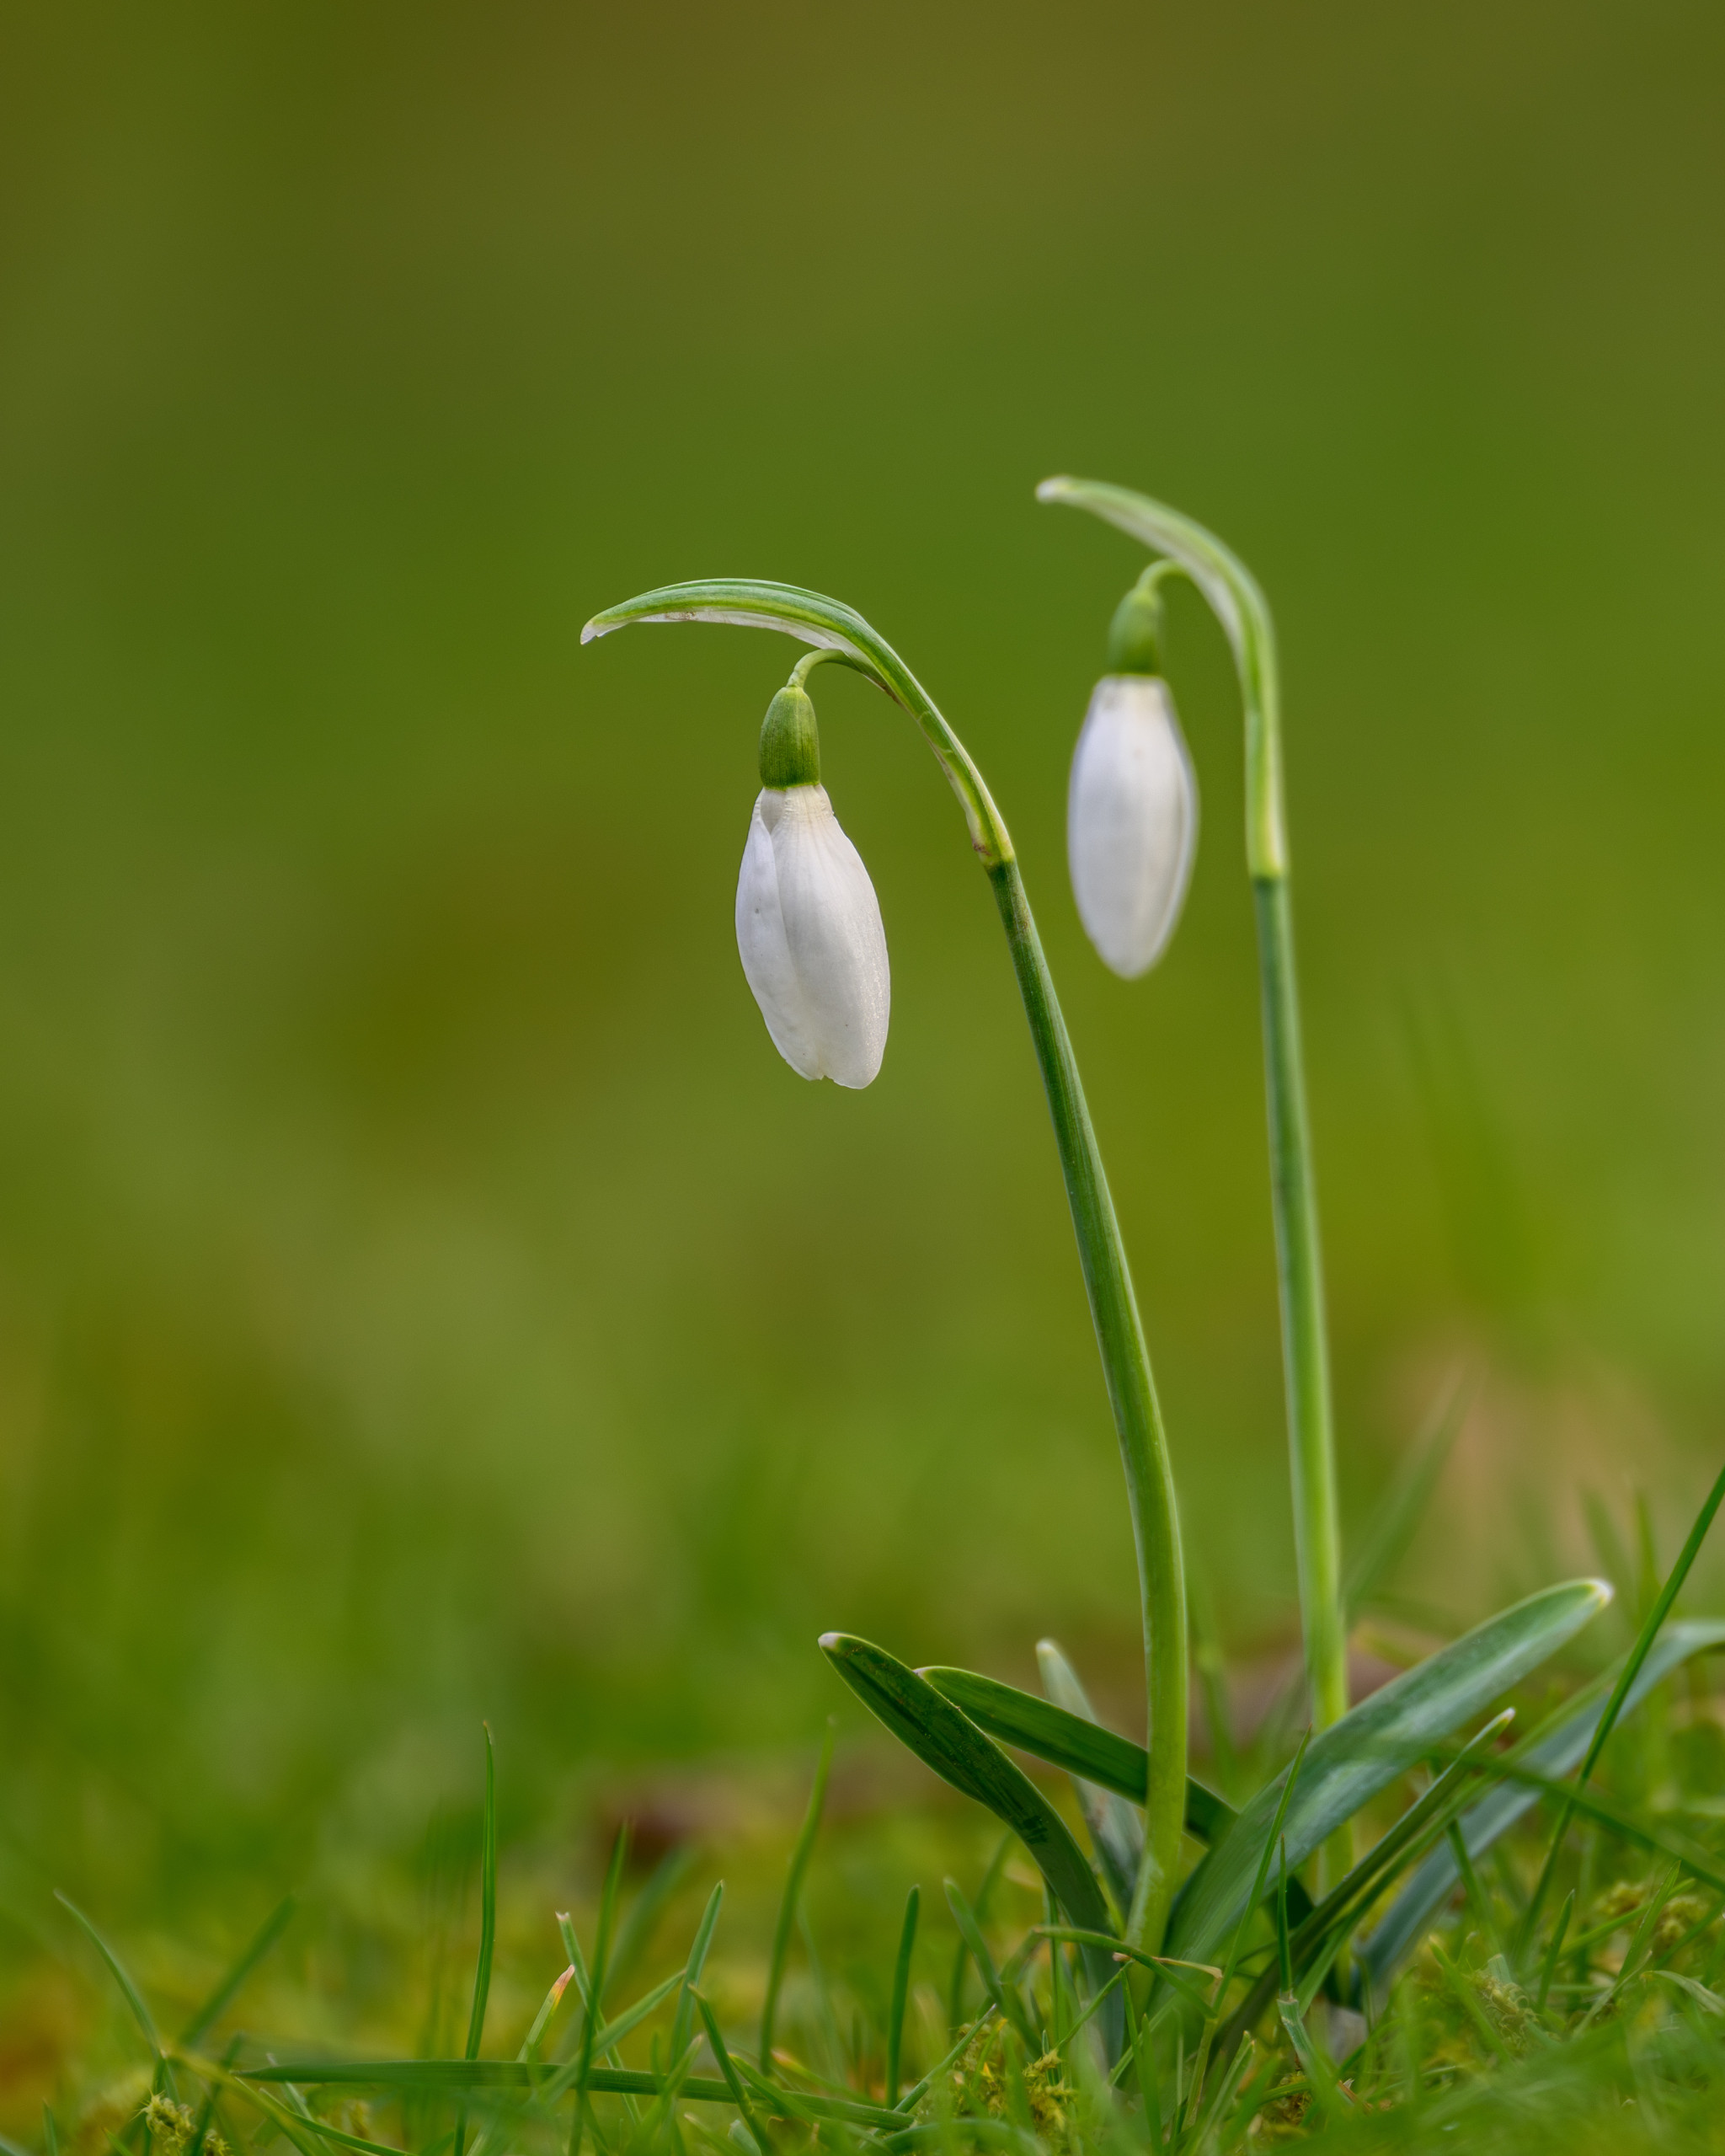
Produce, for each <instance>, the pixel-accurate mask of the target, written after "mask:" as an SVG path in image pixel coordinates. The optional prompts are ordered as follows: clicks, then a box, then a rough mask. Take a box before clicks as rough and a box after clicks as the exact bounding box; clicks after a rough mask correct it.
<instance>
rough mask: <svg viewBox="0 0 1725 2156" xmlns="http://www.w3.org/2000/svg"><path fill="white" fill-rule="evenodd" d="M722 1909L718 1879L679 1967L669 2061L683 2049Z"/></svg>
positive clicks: (690, 2028) (693, 2017)
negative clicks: (680, 1980)
mask: <svg viewBox="0 0 1725 2156" xmlns="http://www.w3.org/2000/svg"><path fill="white" fill-rule="evenodd" d="M723 1907H724V1880H722V1879H721V1880H719V1882H718V1885H717V1886H715V1887H714V1888H713V1891H712V1892H711V1893H710V1894H709V1895H708V1897H707V1907H706V1908H705V1909H704V1910H702V1913H701V1921H700V1923H698V1924H697V1926H696V1928H695V1937H694V1939H693V1942H692V1945H690V1948H689V1958H688V1961H686V1963H685V1964H684V1966H683V1995H682V1997H681V1998H680V1999H679V2000H678V2001H677V2010H676V2018H675V2020H673V2021H672V2023H671V2025H670V2055H671V2057H673V2058H679V2057H681V2055H682V2053H683V2052H684V2051H685V2050H686V2048H687V2046H688V2042H689V2038H690V2036H691V2034H692V2024H693V2022H694V2019H695V1999H694V1991H695V1987H696V1985H697V1984H698V1983H699V1982H700V1981H701V1977H702V1971H704V1970H705V1968H706V1966H707V1950H708V1948H709V1947H710V1946H711V1945H712V1944H713V1931H714V1929H715V1928H716V1927H717V1925H718V1913H719V1911H720V1910H721V1909H722V1908H723Z"/></svg>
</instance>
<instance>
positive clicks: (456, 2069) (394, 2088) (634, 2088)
mask: <svg viewBox="0 0 1725 2156" xmlns="http://www.w3.org/2000/svg"><path fill="white" fill-rule="evenodd" d="M699 2004H700V2001H699V1999H698V1998H697V2007H698V2005H699ZM714 2056H715V2057H721V2056H722V2057H729V2053H728V2052H726V2053H724V2054H720V2053H718V2052H715V2054H714ZM733 2064H734V2062H733ZM234 2079H235V2081H236V2083H237V2084H242V2085H243V2086H244V2087H245V2088H246V2089H248V2091H249V2090H250V2089H251V2088H252V2084H271V2083H287V2084H295V2085H303V2086H304V2087H306V2088H308V2089H312V2088H329V2089H385V2090H388V2091H390V2092H391V2093H392V2094H399V2093H401V2092H403V2091H414V2090H418V2091H420V2092H423V2093H425V2094H430V2095H439V2096H450V2095H461V2094H477V2093H479V2092H482V2091H485V2090H492V2091H500V2092H505V2093H509V2094H522V2095H534V2094H540V2093H542V2087H543V2073H542V2068H537V2067H535V2066H532V2065H530V2064H529V2063H527V2062H526V2061H523V2060H521V2059H491V2058H482V2059H459V2058H449V2059H289V2060H286V2061H285V2062H279V2063H276V2064H275V2065H270V2066H254V2067H247V2068H244V2069H243V2071H242V2072H241V2073H238V2074H237V2075H235V2076H234ZM665 2081H666V2076H665V2075H664V2074H663V2073H646V2072H637V2071H636V2070H634V2069H633V2068H623V2067H603V2066H595V2068H592V2070H591V2072H590V2073H589V2075H588V2077H587V2089H588V2093H589V2094H592V2095H595V2096H658V2095H660V2094H663V2093H664V2089H665ZM258 2093H259V2094H264V2093H265V2092H264V2089H261V2088H260V2089H259V2090H258ZM683 2094H684V2095H685V2096H686V2097H688V2098H689V2099H690V2100H691V2101H692V2102H696V2103H702V2104H730V2103H734V2101H735V2098H734V2095H733V2094H732V2091H731V2087H730V2084H729V2082H727V2081H715V2080H713V2079H712V2078H701V2077H700V2076H691V2077H690V2078H688V2079H686V2080H685V2082H684V2083H683ZM798 2102H799V2103H800V2104H802V2105H804V2106H805V2107H809V2106H812V2107H813V2108H814V2110H816V2111H819V2112H820V2116H822V2117H824V2118H834V2119H846V2120H849V2121H852V2123H853V2124H868V2125H870V2126H884V2127H895V2126H898V2125H901V2124H902V2123H903V2114H902V2113H901V2112H899V2111H888V2110H887V2109H886V2108H885V2107H884V2105H879V2104H868V2103H864V2102H863V2101H862V2100H858V2099H849V2098H846V2099H843V2100H840V2099H838V2098H825V2097H820V2096H807V2095H804V2096H799V2097H798ZM294 2116H297V2115H294ZM300 2123H302V2124H306V2123H308V2121H304V2120H301V2121H300ZM359 2145H360V2147H361V2148H370V2149H372V2150H374V2151H375V2150H377V2148H379V2147H380V2146H381V2144H380V2143H377V2142H375V2141H374V2142H362V2143H360V2144H359Z"/></svg>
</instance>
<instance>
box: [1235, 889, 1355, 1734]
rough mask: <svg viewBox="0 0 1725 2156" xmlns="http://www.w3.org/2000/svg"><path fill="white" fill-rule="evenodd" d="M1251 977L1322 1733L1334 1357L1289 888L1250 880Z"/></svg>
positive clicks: (1333, 1589)
mask: <svg viewBox="0 0 1725 2156" xmlns="http://www.w3.org/2000/svg"><path fill="white" fill-rule="evenodd" d="M1252 897H1253V900H1254V901H1255V902H1256V906H1257V912H1258V973H1259V978H1260V982H1261V984H1262V988H1263V1063H1264V1086H1265V1091H1266V1094H1267V1098H1268V1110H1269V1126H1270V1174H1271V1179H1272V1185H1273V1191H1274V1199H1273V1210H1274V1214H1275V1222H1276V1265H1277V1273H1278V1276H1279V1281H1280V1284H1281V1299H1282V1360H1283V1366H1284V1369H1285V1371H1286V1372H1287V1388H1288V1443H1289V1447H1290V1456H1291V1460H1292V1465H1293V1482H1294V1542H1295V1549H1297V1550H1298V1552H1299V1558H1300V1619H1301V1623H1302V1624H1303V1626H1304V1629H1305V1633H1306V1670H1307V1673H1308V1676H1309V1678H1310V1681H1311V1693H1312V1719H1313V1720H1314V1722H1315V1723H1316V1725H1317V1727H1318V1728H1319V1729H1327V1728H1328V1727H1329V1725H1331V1723H1332V1722H1337V1721H1339V1720H1341V1718H1342V1716H1343V1715H1345V1714H1346V1713H1347V1711H1348V1643H1347V1639H1346V1635H1345V1631H1344V1627H1343V1616H1342V1537H1341V1531H1340V1528H1339V1526H1338V1519H1337V1511H1338V1507H1337V1502H1336V1451H1335V1442H1334V1439H1333V1436H1332V1426H1331V1420H1330V1351H1329V1340H1328V1332H1327V1326H1326V1324H1325V1321H1324V1278H1323V1257H1322V1251H1321V1249H1320V1248H1319V1244H1318V1232H1317V1190H1316V1184H1315V1181H1314V1179H1313V1175H1312V1165H1311V1131H1310V1130H1309V1128H1308V1127H1307V1125H1306V1074H1305V1067H1304V1059H1303V1058H1302V1057H1301V1055H1300V995H1299V990H1298V987H1297V986H1296V984H1295V976H1294V920H1293V913H1292V909H1291V908H1290V905H1289V902H1288V879H1287V877H1286V876H1285V875H1280V876H1254V877H1253V878H1252Z"/></svg>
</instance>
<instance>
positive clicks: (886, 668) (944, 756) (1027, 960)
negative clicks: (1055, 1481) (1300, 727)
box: [582, 580, 1187, 1950]
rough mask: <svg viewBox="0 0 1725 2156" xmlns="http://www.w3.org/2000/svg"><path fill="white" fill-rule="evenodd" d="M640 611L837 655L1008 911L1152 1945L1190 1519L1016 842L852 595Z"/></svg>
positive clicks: (1173, 1774)
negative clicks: (1073, 1260) (1115, 1627)
mask: <svg viewBox="0 0 1725 2156" xmlns="http://www.w3.org/2000/svg"><path fill="white" fill-rule="evenodd" d="M638 621H723V622H731V623H741V624H744V625H745V626H749V627H753V628H759V629H782V630H784V631H786V632H787V633H788V634H791V635H793V636H799V637H801V638H802V639H803V640H804V642H805V643H808V644H812V645H815V646H816V647H817V648H820V649H822V650H830V651H831V652H832V653H834V655H836V656H837V657H839V658H841V659H843V660H845V661H846V662H847V663H848V664H850V665H851V666H854V667H855V668H856V669H857V671H859V672H861V673H863V674H866V675H867V676H868V678H869V679H870V680H871V681H872V682H873V683H874V685H875V687H877V688H879V689H881V690H883V691H884V693H886V694H887V695H888V696H889V697H891V698H892V699H893V701H894V702H895V704H900V706H902V708H903V709H905V711H907V712H908V713H909V714H911V717H912V718H913V719H915V720H916V723H917V725H919V726H920V727H921V730H922V732H923V735H924V736H925V738H926V739H927V741H928V743H929V746H931V747H932V749H933V751H934V753H935V756H936V757H937V760H938V762H940V765H941V768H942V769H943V771H944V772H945V773H946V774H947V777H948V780H949V781H950V782H951V784H952V786H953V791H954V792H955V793H956V794H958V796H959V801H960V802H961V804H962V805H963V806H964V816H965V821H966V822H967V824H968V825H969V830H970V840H971V844H972V846H973V847H974V848H975V851H976V852H977V853H978V854H979V855H980V858H981V860H982V864H983V866H984V867H985V869H986V870H987V872H988V879H989V883H990V885H991V888H992V889H993V891H994V895H995V902H996V905H997V906H998V907H999V909H1000V915H1001V924H1002V926H1003V927H1004V928H1005V929H1006V932H1007V945H1008V947H1009V949H1010V950H1011V952H1012V970H1013V972H1014V974H1015V975H1016V976H1017V982H1018V992H1019V994H1020V995H1021V997H1022V998H1023V1003H1024V1013H1025V1016H1026V1017H1027V1018H1028V1020H1029V1022H1030V1036H1031V1040H1032V1042H1033V1045H1034V1047H1035V1051H1036V1060H1037V1064H1038V1067H1039V1069H1040V1071H1041V1073H1042V1082H1043V1087H1044V1091H1045V1093H1046V1094H1047V1096H1048V1105H1049V1115H1050V1117H1051V1118H1052V1120H1053V1122H1054V1127H1055V1142H1056V1144H1057V1146H1058V1148H1059V1150H1060V1172H1061V1174H1062V1176H1063V1177H1064V1179H1065V1185H1066V1197H1067V1201H1068V1203H1069V1204H1070V1206H1071V1212H1072V1226H1073V1230H1074V1232H1075V1233H1076V1237H1077V1241H1078V1255H1079V1261H1080V1264H1081V1267H1082V1269H1083V1274H1084V1286H1085V1292H1086V1293H1087V1296H1088V1297H1089V1300H1090V1313H1091V1319H1092V1323H1093V1324H1094V1325H1095V1328H1096V1339H1097V1347H1098V1349H1099V1350H1100V1351H1101V1355H1102V1364H1103V1376H1104V1378H1105V1379H1106V1381H1107V1384H1108V1403H1109V1405H1110V1407H1111V1408H1112V1409H1113V1410H1114V1428H1115V1431H1116V1433H1117V1434H1118V1436H1119V1443H1120V1458H1121V1461H1122V1463H1123V1465H1124V1469H1125V1474H1126V1491H1127V1498H1128V1502H1129V1505H1130V1510H1131V1515H1132V1531H1133V1538H1134V1542H1135V1546H1136V1549H1137V1554H1138V1576H1139V1588H1140V1609H1141V1613H1142V1618H1143V1625H1144V1653H1145V1678H1146V1692H1147V1694H1148V1701H1149V1751H1150V1761H1151V1769H1150V1788H1149V1792H1148V1802H1147V1805H1146V1815H1147V1816H1146V1837H1145V1862H1144V1867H1143V1873H1142V1877H1141V1880H1140V1892H1139V1897H1138V1907H1137V1909H1136V1910H1135V1919H1136V1924H1137V1932H1138V1936H1139V1938H1140V1939H1141V1940H1142V1941H1143V1942H1145V1943H1146V1944H1147V1945H1149V1946H1150V1947H1151V1950H1154V1949H1155V1948H1156V1946H1157V1945H1160V1943H1161V1940H1162V1930H1163V1927H1164V1925H1165V1923H1166V1922H1167V1912H1168V1903H1169V1901H1170V1899H1171V1897H1172V1892H1173V1887H1174V1883H1175V1875H1176V1870H1177V1866H1178V1859H1179V1853H1180V1836H1181V1831H1182V1827H1183V1822H1184V1818H1185V1807H1186V1683H1187V1656H1186V1586H1185V1574H1184V1567H1183V1562H1182V1558H1181V1552H1180V1523H1179V1515H1178V1510H1177V1508H1176V1505H1175V1500H1174V1485H1173V1476H1172V1470H1171V1469H1170V1466H1169V1463H1168V1449H1167V1435H1166V1433H1165V1431H1164V1430H1163V1426H1162V1411H1161V1409H1160V1408H1159V1406H1158V1405H1157V1402H1156V1384H1155V1381H1154V1379H1153V1378H1152V1377H1151V1367H1150V1351H1149V1349H1148V1348H1147V1346H1146V1344H1145V1338H1144V1327H1143V1325H1142V1324H1141V1322H1140V1319H1139V1314H1138V1303H1137V1298H1136V1297H1135V1294H1134V1292H1133V1288H1132V1276H1131V1271H1130V1268H1129V1266H1128V1265H1127V1262H1126V1252H1125V1246H1124V1244H1123V1243H1122V1241H1121V1238H1120V1228H1119V1221H1118V1220H1117V1219H1116V1217H1115V1215H1114V1200H1113V1199H1112V1197H1111V1196H1109V1194H1108V1177H1107V1174H1105V1172H1104V1170H1103V1164H1102V1155H1101V1153H1100V1151H1099V1150H1098V1148H1097V1142H1096V1133H1095V1131H1094V1130H1093V1129H1092V1126H1091V1121H1090V1110H1089V1109H1088V1107H1087V1105H1086V1104H1085V1099H1084V1087H1083V1084H1082V1082H1081V1079H1080V1078H1079V1075H1078V1065H1077V1062H1076V1058H1075V1057H1074V1056H1073V1053H1072V1043H1071V1039H1070V1037H1069V1036H1068V1035H1067V1032H1066V1025H1065V1019H1063V1018H1062V1017H1061V1015H1060V1001H1059V998H1057V997H1056V996H1055V986H1054V982H1053V981H1052V980H1051V979H1050V977H1049V970H1048V964H1047V961H1046V960H1045V959H1044V956H1043V951H1042V943H1041V939H1039V936H1038V934H1037V933H1036V923H1035V920H1034V918H1033V916H1032V914H1031V911H1030V901H1029V900H1028V898H1027V897H1026V896H1025V893H1024V884H1023V878H1022V876H1021V875H1019V872H1018V864H1017V859H1016V858H1015V857H1014V854H1013V851H1012V838H1011V837H1010V835H1009V833H1008V832H1007V827H1006V825H1005V823H1004V821H1002V820H1001V815H1000V811H998V810H997V809H996V806H995V805H994V802H993V800H992V799H991V796H990V794H989V791H988V789H987V787H986V786H985V784H983V781H982V776H981V773H980V772H979V771H978V770H977V768H976V767H975V763H973V762H972V761H971V759H970V756H969V752H968V751H967V750H966V749H965V747H964V744H963V743H962V742H961V741H959V738H958V736H957V735H955V734H954V733H953V730H952V729H951V728H950V727H949V726H948V724H947V722H946V720H945V719H944V718H943V717H942V715H941V714H940V711H939V710H938V709H937V707H936V705H935V703H934V700H933V698H932V697H930V695H929V694H928V693H927V690H926V689H925V688H924V687H922V685H921V682H918V681H917V679H916V677H915V675H914V674H912V673H911V671H910V669H909V667H907V666H905V663H904V661H902V660H901V659H900V657H899V655H898V654H897V653H896V652H895V651H894V650H893V649H892V647H891V646H890V645H889V644H887V643H886V642H885V641H884V639H882V638H881V637H879V635H877V634H876V633H875V632H874V630H873V629H871V628H870V627H869V625H868V623H867V622H865V621H864V620H863V618H862V616H861V615H860V614H857V613H853V612H852V609H851V608H850V607H844V606H841V605H840V604H839V603H838V602H836V601H835V600H832V599H828V598H825V597H822V596H821V595H820V593H819V592H814V591H797V590H794V589H793V588H792V587H790V586H785V585H777V584H757V583H748V582H743V581H739V580H724V581H713V582H708V583H698V584H679V585H671V586H667V587H666V588H665V589H664V590H661V591H649V592H647V593H644V595H643V596H642V597H640V598H638V599H631V600H629V601H628V602H626V603H625V604H624V605H622V606H620V607H610V608H608V609H607V610H606V612H605V613H602V614H599V615H596V616H595V618H594V619H593V620H592V621H590V623H588V624H587V627H586V629H585V630H584V631H583V633H582V641H583V642H584V643H585V642H586V641H588V640H589V639H591V638H593V637H595V636H603V635H606V634H609V633H610V631H611V630H612V629H622V628H624V627H626V626H627V625H628V623H632V622H638Z"/></svg>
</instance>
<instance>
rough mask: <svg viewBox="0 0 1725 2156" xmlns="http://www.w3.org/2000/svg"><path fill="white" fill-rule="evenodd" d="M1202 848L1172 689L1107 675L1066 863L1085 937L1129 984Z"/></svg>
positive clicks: (1075, 784)
mask: <svg viewBox="0 0 1725 2156" xmlns="http://www.w3.org/2000/svg"><path fill="white" fill-rule="evenodd" d="M1128 603H1129V604H1130V601H1129V602H1128ZM1121 611H1122V613H1124V607H1123V608H1122V610H1121ZM1117 620H1118V617H1117ZM1197 844H1198V778H1197V774H1196V773H1194V770H1193V768H1192V759H1191V757H1189V756H1188V754H1187V752H1186V741H1185V737H1184V736H1183V734H1182V733H1181V731H1180V721H1179V720H1178V718H1177V717H1176V715H1175V712H1174V700H1173V698H1172V696H1170V695H1169V693H1168V685H1167V682H1165V681H1163V680H1162V678H1161V677H1160V676H1159V675H1156V674H1152V673H1137V672H1119V673H1111V674H1105V675H1104V676H1103V678H1102V679H1101V680H1100V681H1099V682H1097V685H1096V690H1095V693H1094V694H1093V695H1092V698H1091V699H1090V709H1089V711H1088V712H1087V714H1086V715H1085V720H1084V726H1083V730H1082V731H1081V733H1080V735H1079V736H1078V746H1077V749H1076V752H1075V753H1074V755H1073V757H1072V778H1071V786H1070V789H1069V790H1068V793H1067V797H1066V858H1067V860H1068V862H1069V864H1071V873H1072V895H1073V896H1074V897H1075V898H1076V900H1077V901H1078V917H1079V918H1080V919H1081V921H1082V922H1083V923H1084V927H1085V931H1086V933H1087V934H1088V936H1089V938H1090V940H1091V942H1092V943H1093V944H1095V945H1096V948H1097V953H1098V955H1100V956H1101V958H1102V960H1103V963H1104V964H1105V965H1107V966H1111V967H1112V968H1113V969H1114V971H1115V972H1116V973H1118V974H1119V975H1121V976H1123V977H1124V979H1126V980H1128V981H1130V980H1134V979H1135V978H1136V977H1137V976H1138V975H1139V974H1140V973H1145V972H1147V971H1149V969H1150V968H1151V966H1154V965H1155V963H1156V960H1157V959H1158V958H1160V957H1161V955H1162V951H1163V950H1164V949H1165V948H1166V946H1167V941H1168V939H1169V937H1170V936H1171V935H1172V934H1173V932H1174V923H1176V922H1177V921H1178V919H1179V918H1180V907H1181V903H1182V901H1183V900H1184V898H1185V896H1186V885H1187V882H1188V879H1189V878H1190V876H1191V874H1192V857H1193V854H1194V852H1195V851H1196V848H1197Z"/></svg>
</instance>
